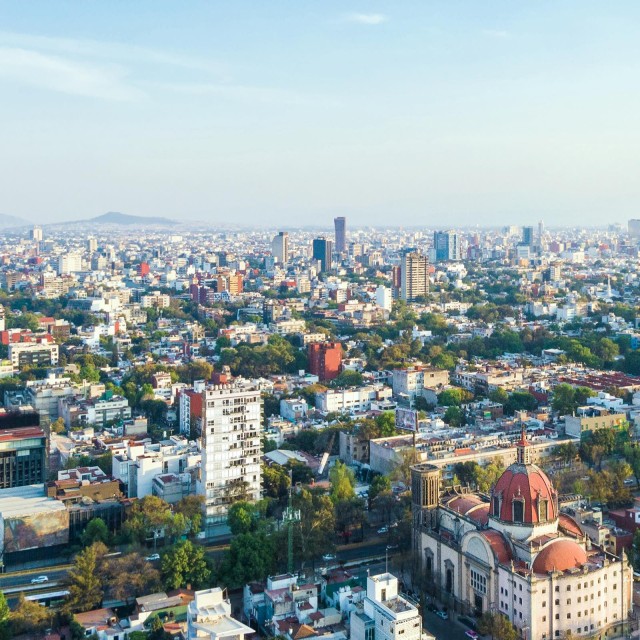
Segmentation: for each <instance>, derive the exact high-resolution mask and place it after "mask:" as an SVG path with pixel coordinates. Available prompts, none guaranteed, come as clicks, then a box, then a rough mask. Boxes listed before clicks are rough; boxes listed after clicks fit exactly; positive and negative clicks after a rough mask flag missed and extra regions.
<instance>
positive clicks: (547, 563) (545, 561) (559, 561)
mask: <svg viewBox="0 0 640 640" xmlns="http://www.w3.org/2000/svg"><path fill="white" fill-rule="evenodd" d="M586 562H587V553H586V551H585V550H584V549H583V548H582V547H581V546H580V545H579V544H577V543H575V542H574V541H573V540H558V541H556V542H552V543H551V544H550V545H548V546H546V547H545V548H544V549H543V550H542V551H541V552H540V553H539V554H538V555H537V556H536V559H535V560H534V561H533V567H532V568H533V571H534V573H549V571H567V570H568V569H575V568H578V567H581V566H582V565H584V564H586Z"/></svg>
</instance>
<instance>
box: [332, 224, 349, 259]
mask: <svg viewBox="0 0 640 640" xmlns="http://www.w3.org/2000/svg"><path fill="white" fill-rule="evenodd" d="M333 224H334V226H335V229H336V253H340V254H342V253H344V252H345V251H346V250H347V219H346V218H345V217H344V216H340V217H338V218H334V219H333Z"/></svg>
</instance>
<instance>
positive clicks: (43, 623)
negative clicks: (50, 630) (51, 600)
mask: <svg viewBox="0 0 640 640" xmlns="http://www.w3.org/2000/svg"><path fill="white" fill-rule="evenodd" d="M50 618H51V611H50V610H49V609H47V608H46V607H44V606H43V605H41V604H39V603H37V602H32V601H31V600H26V599H25V597H24V593H20V594H18V603H17V604H16V606H15V608H14V610H13V611H12V612H11V614H10V616H9V620H10V622H11V630H12V632H13V635H14V636H17V635H20V634H22V633H29V632H36V633H37V632H40V631H42V630H43V629H44V628H45V627H47V626H48V625H49V620H50Z"/></svg>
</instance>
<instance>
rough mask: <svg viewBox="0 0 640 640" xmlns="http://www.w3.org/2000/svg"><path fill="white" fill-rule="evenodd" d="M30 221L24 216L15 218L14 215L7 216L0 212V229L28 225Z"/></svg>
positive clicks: (30, 223)
mask: <svg viewBox="0 0 640 640" xmlns="http://www.w3.org/2000/svg"><path fill="white" fill-rule="evenodd" d="M32 224H33V223H32V222H29V221H28V220H25V219H24V218H16V216H8V215H6V214H3V213H0V229H11V228H12V227H28V226H30V225H32Z"/></svg>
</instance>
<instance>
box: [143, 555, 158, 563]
mask: <svg viewBox="0 0 640 640" xmlns="http://www.w3.org/2000/svg"><path fill="white" fill-rule="evenodd" d="M145 559H146V560H147V562H153V561H154V560H160V554H159V553H152V554H151V555H150V556H147V557H146V558H145Z"/></svg>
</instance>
